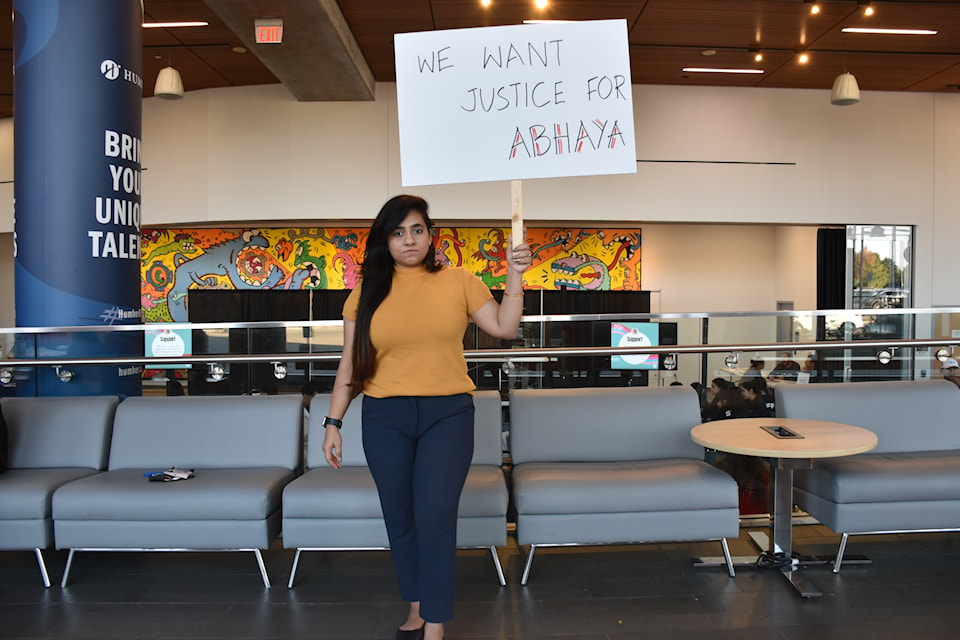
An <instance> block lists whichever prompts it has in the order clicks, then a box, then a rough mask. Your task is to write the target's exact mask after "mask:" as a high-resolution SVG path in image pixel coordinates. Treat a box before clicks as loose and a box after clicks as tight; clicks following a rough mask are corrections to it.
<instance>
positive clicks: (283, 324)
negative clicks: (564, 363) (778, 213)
mask: <svg viewBox="0 0 960 640" xmlns="http://www.w3.org/2000/svg"><path fill="white" fill-rule="evenodd" d="M944 313H948V314H949V313H956V314H960V307H926V308H907V309H826V310H816V309H811V310H806V311H803V310H801V311H796V310H789V311H693V312H678V313H605V314H548V315H525V316H523V317H522V318H521V319H520V322H521V323H541V322H596V321H604V320H609V319H610V318H618V319H624V320H677V319H684V318H699V319H708V320H711V319H716V318H763V317H769V318H798V317H832V316H890V315H894V316H895V315H903V316H917V315H922V314H944ZM342 323H343V321H342V320H302V321H301V320H283V321H270V322H157V323H153V324H113V325H82V326H60V327H6V328H2V327H0V335H2V334H5V333H12V334H46V333H86V332H114V331H121V332H122V331H156V330H158V329H180V330H185V329H186V330H190V329H195V330H207V329H286V328H299V327H304V328H307V327H338V326H340V325H341V324H342Z"/></svg>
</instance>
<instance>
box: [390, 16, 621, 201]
mask: <svg viewBox="0 0 960 640" xmlns="http://www.w3.org/2000/svg"><path fill="white" fill-rule="evenodd" d="M394 44H395V49H396V65H397V108H398V111H399V119H400V160H401V172H402V182H403V185H404V186H411V185H424V184H450V183H456V182H484V181H488V180H520V179H524V178H555V177H562V176H584V175H601V174H612V173H636V170H637V158H636V143H635V140H634V126H633V97H632V94H631V85H630V53H629V49H628V43H627V24H626V21H625V20H598V21H590V22H565V23H551V24H530V25H516V26H508V27H484V28H478V29H454V30H448V31H425V32H421V33H403V34H397V35H396V36H395V40H394Z"/></svg>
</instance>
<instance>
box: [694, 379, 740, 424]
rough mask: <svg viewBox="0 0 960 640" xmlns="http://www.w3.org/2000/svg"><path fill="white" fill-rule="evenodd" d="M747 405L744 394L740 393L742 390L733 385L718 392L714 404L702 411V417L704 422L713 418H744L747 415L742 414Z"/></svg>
mask: <svg viewBox="0 0 960 640" xmlns="http://www.w3.org/2000/svg"><path fill="white" fill-rule="evenodd" d="M746 407H747V405H746V402H745V401H744V399H743V396H742V395H740V390H739V389H737V388H736V387H734V386H732V385H731V386H730V387H728V388H725V389H720V391H719V392H717V395H716V396H715V397H714V404H713V406H712V407H708V408H706V409H704V411H703V412H702V413H701V419H702V420H703V421H704V422H711V421H713V420H727V419H729V418H743V417H745V416H743V415H741V414H742V413H743V411H744V410H745V409H746Z"/></svg>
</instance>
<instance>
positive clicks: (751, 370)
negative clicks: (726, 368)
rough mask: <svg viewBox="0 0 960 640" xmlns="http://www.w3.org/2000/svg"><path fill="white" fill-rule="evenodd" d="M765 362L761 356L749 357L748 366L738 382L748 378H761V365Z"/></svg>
mask: <svg viewBox="0 0 960 640" xmlns="http://www.w3.org/2000/svg"><path fill="white" fill-rule="evenodd" d="M765 364H766V362H765V361H764V359H763V356H757V355H755V356H752V357H751V358H750V366H749V367H748V368H747V370H746V371H744V372H743V377H742V378H740V382H743V381H744V380H749V379H750V378H763V367H764V365H765Z"/></svg>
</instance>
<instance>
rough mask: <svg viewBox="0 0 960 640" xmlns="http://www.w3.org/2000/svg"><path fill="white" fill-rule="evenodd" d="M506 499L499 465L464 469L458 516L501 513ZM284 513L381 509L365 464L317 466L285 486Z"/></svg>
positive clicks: (373, 514)
mask: <svg viewBox="0 0 960 640" xmlns="http://www.w3.org/2000/svg"><path fill="white" fill-rule="evenodd" d="M508 499H509V498H508V495H507V487H506V482H505V481H504V479H503V471H502V470H501V469H500V467H494V466H486V465H474V466H472V467H470V471H469V472H468V473H467V481H466V484H465V485H464V487H463V493H462V494H461V496H460V507H459V509H458V516H459V517H461V518H470V517H489V516H504V515H505V514H506V512H507V501H508ZM283 517H284V518H326V519H341V518H383V511H382V509H381V508H380V497H379V494H378V493H377V486H376V484H375V483H374V481H373V476H372V475H371V474H370V470H369V469H368V468H367V467H342V468H340V469H333V468H330V467H317V468H316V469H311V470H310V471H308V472H307V473H305V474H304V475H302V476H301V477H299V478H297V479H296V480H294V481H293V482H291V483H290V484H289V485H288V486H287V488H286V489H284V492H283Z"/></svg>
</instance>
